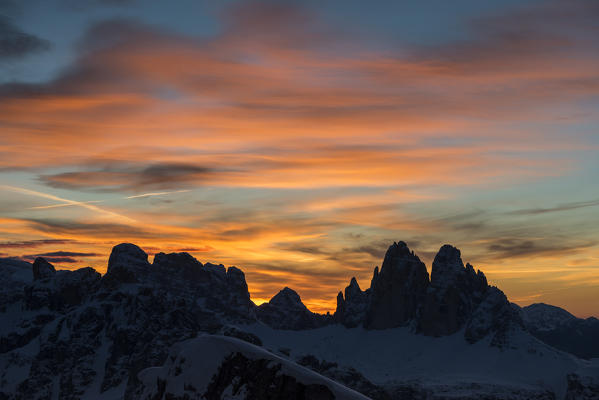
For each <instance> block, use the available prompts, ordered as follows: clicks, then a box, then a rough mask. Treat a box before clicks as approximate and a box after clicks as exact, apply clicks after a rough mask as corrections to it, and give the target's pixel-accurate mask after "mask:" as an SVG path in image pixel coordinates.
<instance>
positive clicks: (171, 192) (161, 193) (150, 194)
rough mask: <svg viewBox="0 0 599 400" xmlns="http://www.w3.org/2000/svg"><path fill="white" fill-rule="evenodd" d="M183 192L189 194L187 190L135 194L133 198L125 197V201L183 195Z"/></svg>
mask: <svg viewBox="0 0 599 400" xmlns="http://www.w3.org/2000/svg"><path fill="white" fill-rule="evenodd" d="M185 192H189V190H173V191H170V192H151V193H143V194H136V195H134V196H127V197H125V199H139V198H142V197H152V196H165V195H167V194H173V193H185Z"/></svg>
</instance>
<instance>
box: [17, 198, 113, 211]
mask: <svg viewBox="0 0 599 400" xmlns="http://www.w3.org/2000/svg"><path fill="white" fill-rule="evenodd" d="M101 202H102V200H91V201H80V202H78V203H79V204H71V203H63V204H52V205H51V206H37V207H29V208H28V210H45V209H48V208H59V207H70V206H78V205H80V204H90V203H101Z"/></svg>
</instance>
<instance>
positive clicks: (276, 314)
mask: <svg viewBox="0 0 599 400" xmlns="http://www.w3.org/2000/svg"><path fill="white" fill-rule="evenodd" d="M257 316H258V319H259V320H261V321H262V322H265V323H266V324H268V325H270V326H272V327H273V328H276V329H293V330H300V329H313V328H318V327H320V326H323V325H324V324H326V323H327V322H328V320H329V318H327V317H326V316H323V315H320V314H315V313H313V312H311V311H310V310H308V308H307V307H306V306H305V305H304V303H302V300H301V299H300V296H299V295H298V294H297V293H296V292H295V291H294V290H292V289H289V288H288V287H285V288H284V289H283V290H281V291H280V292H279V293H277V294H276V295H275V296H274V297H273V298H272V299H270V301H269V302H268V303H264V304H261V305H260V306H259V307H258V309H257Z"/></svg>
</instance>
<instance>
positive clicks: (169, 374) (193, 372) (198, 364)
mask: <svg viewBox="0 0 599 400" xmlns="http://www.w3.org/2000/svg"><path fill="white" fill-rule="evenodd" d="M236 353H239V354H242V355H243V356H245V357H247V358H249V359H252V360H267V361H268V362H269V364H270V365H271V366H273V365H278V366H280V369H279V371H278V373H279V374H281V375H286V376H289V377H293V378H295V379H296V380H297V381H298V382H299V383H301V384H304V385H320V386H324V387H326V388H328V389H329V390H330V392H331V393H332V395H333V396H334V397H333V398H337V399H347V400H352V399H355V400H365V399H368V398H367V397H365V396H363V395H361V394H360V393H357V392H355V391H353V390H351V389H348V388H346V387H344V386H342V385H340V384H339V383H337V382H334V381H332V380H330V379H328V378H325V377H323V376H321V375H318V374H317V373H315V372H313V371H311V370H309V369H307V368H304V367H302V366H300V365H297V364H295V363H293V362H291V361H289V360H287V359H284V358H282V357H279V356H277V355H275V354H272V353H270V352H268V351H266V350H265V349H263V348H261V347H257V346H254V345H252V344H250V343H247V342H244V341H242V340H239V339H236V338H231V337H225V336H215V335H200V336H198V337H197V338H196V339H190V340H187V341H185V342H182V343H179V344H177V345H175V346H174V347H173V350H172V351H171V353H170V355H169V357H168V358H167V362H166V363H165V365H164V366H162V367H154V368H148V369H145V370H143V371H141V372H140V373H139V379H140V380H141V382H142V385H143V389H142V392H141V398H143V399H145V398H148V399H149V398H154V397H153V396H156V394H157V393H160V392H162V394H163V395H164V396H174V397H180V398H183V396H185V395H186V394H187V395H188V396H189V398H190V399H195V398H197V399H200V398H202V394H203V393H206V392H207V391H208V390H209V386H210V383H211V382H212V381H213V378H214V377H215V375H216V374H217V372H218V369H219V367H220V366H221V365H222V364H223V362H224V360H225V359H226V357H227V356H231V355H233V354H236ZM237 378H239V377H237ZM238 381H239V379H238V380H237V383H239V382H238ZM157 382H158V384H157ZM160 382H165V385H164V386H163V387H161V384H160ZM235 383H236V382H233V381H232V382H228V385H227V386H226V388H225V390H224V392H225V393H228V394H229V395H230V397H227V398H230V399H232V398H239V399H245V398H246V395H247V394H248V388H247V387H246V386H245V385H243V384H242V385H239V384H238V385H235ZM260 389H262V388H260ZM268 390H270V391H272V390H274V389H273V388H272V387H271V388H269V389H268ZM249 398H251V397H249Z"/></svg>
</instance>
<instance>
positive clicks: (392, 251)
mask: <svg viewBox="0 0 599 400" xmlns="http://www.w3.org/2000/svg"><path fill="white" fill-rule="evenodd" d="M428 285H429V279H428V271H427V270H426V266H425V265H424V263H423V262H422V261H420V259H419V258H418V257H417V256H416V255H415V254H414V252H413V251H410V249H409V248H408V246H407V245H406V244H405V243H404V242H399V243H394V244H393V245H392V246H390V247H389V249H388V250H387V254H385V259H384V260H383V266H382V267H381V271H380V273H377V270H376V269H375V272H374V276H373V277H372V282H371V284H370V303H369V305H368V310H367V312H366V320H365V321H364V326H365V327H366V328H368V329H386V328H395V327H398V326H404V325H407V324H408V323H409V322H410V321H411V320H413V319H414V318H415V317H416V314H417V312H418V310H419V308H420V304H421V303H422V301H423V299H424V296H425V294H426V289H427V288H428Z"/></svg>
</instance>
